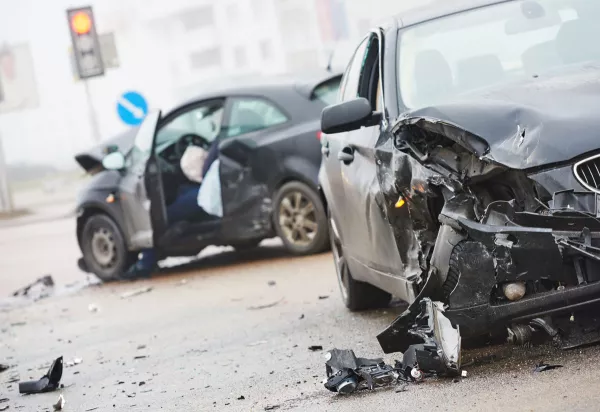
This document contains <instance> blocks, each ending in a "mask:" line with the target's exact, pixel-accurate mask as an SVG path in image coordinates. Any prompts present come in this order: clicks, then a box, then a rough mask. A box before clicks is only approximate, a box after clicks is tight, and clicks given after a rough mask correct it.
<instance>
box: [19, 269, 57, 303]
mask: <svg viewBox="0 0 600 412" xmlns="http://www.w3.org/2000/svg"><path fill="white" fill-rule="evenodd" d="M53 291H54V279H52V276H50V275H46V276H42V277H41V278H39V279H37V280H36V281H34V282H32V283H30V284H29V285H27V286H24V287H22V288H21V289H17V290H15V291H14V292H13V294H12V295H13V297H27V298H30V299H33V300H34V301H37V300H40V299H44V298H47V297H49V296H50V295H51V294H52V292H53Z"/></svg>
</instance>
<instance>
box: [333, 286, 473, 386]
mask: <svg viewBox="0 0 600 412" xmlns="http://www.w3.org/2000/svg"><path fill="white" fill-rule="evenodd" d="M415 307H416V308H417V309H420V311H416V312H415V311H414V308H415ZM411 309H412V310H411ZM443 311H444V310H443V305H442V303H440V302H433V301H431V299H429V298H424V299H422V300H421V301H419V303H418V304H416V306H415V305H413V307H411V308H409V309H408V310H407V311H406V312H405V313H403V314H402V315H401V316H399V317H398V319H396V321H395V322H394V323H393V324H392V325H391V326H390V327H389V328H388V329H387V330H386V331H384V332H383V333H381V334H380V335H379V336H378V337H377V339H379V342H380V344H381V346H382V347H383V348H384V351H385V352H386V353H389V352H397V351H402V352H404V355H403V358H402V362H398V361H396V363H395V365H394V366H393V367H392V366H390V365H388V364H386V363H385V362H384V361H383V360H382V359H364V358H357V357H356V355H354V352H353V351H351V350H340V349H333V350H331V351H330V352H329V353H328V360H327V363H326V372H327V380H326V382H325V388H327V389H328V390H330V391H332V392H337V393H341V394H345V395H347V394H350V393H353V392H356V391H359V390H363V389H369V390H373V389H376V388H379V387H383V386H390V385H395V384H397V383H399V382H401V381H403V382H411V381H421V380H422V379H424V378H425V377H427V376H431V375H437V376H457V375H459V374H460V359H461V352H460V351H461V338H460V333H459V330H458V328H454V327H453V326H452V324H451V323H450V321H449V320H448V318H446V317H445V316H444V314H443Z"/></svg>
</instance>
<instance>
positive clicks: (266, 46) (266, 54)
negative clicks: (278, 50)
mask: <svg viewBox="0 0 600 412" xmlns="http://www.w3.org/2000/svg"><path fill="white" fill-rule="evenodd" d="M259 48H260V56H261V57H262V59H263V60H271V59H272V58H273V41H271V40H262V41H261V42H260V44H259Z"/></svg>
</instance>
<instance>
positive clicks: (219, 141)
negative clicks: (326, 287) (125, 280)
mask: <svg viewBox="0 0 600 412" xmlns="http://www.w3.org/2000/svg"><path fill="white" fill-rule="evenodd" d="M340 78H341V74H334V73H326V74H318V75H316V76H308V78H306V79H304V80H298V79H288V78H276V79H272V80H270V81H268V82H266V83H265V82H264V81H262V82H259V83H255V84H254V85H253V86H247V87H236V88H231V89H227V90H221V91H216V92H214V91H213V92H211V93H210V94H206V95H201V96H198V97H197V98H195V99H194V100H192V101H189V102H187V103H185V104H183V105H181V106H179V107H177V108H175V109H174V110H172V111H170V112H169V113H167V114H164V115H163V114H162V113H160V112H157V113H150V114H149V115H148V116H147V118H146V119H145V121H144V123H143V124H142V125H141V127H139V128H137V129H133V130H131V131H129V132H126V133H125V134H123V135H121V136H118V137H117V138H115V139H113V140H111V141H108V142H106V143H105V144H103V145H101V146H99V147H97V148H94V149H92V150H91V151H89V152H86V153H82V154H80V155H78V156H77V157H76V160H77V161H78V162H79V164H80V165H81V166H82V167H83V168H84V169H86V170H87V171H89V172H91V173H94V177H93V178H92V180H91V182H90V183H89V185H88V186H87V188H86V189H85V190H84V191H83V193H82V194H81V196H80V199H79V204H78V216H77V238H78V240H79V244H80V247H81V250H82V252H83V259H82V260H80V266H81V267H82V268H84V269H85V270H88V271H90V272H93V273H95V274H96V275H98V276H99V277H100V278H101V279H103V280H110V279H115V278H117V277H119V276H120V275H121V274H122V273H123V272H124V270H126V269H127V267H128V266H129V265H130V264H131V263H132V262H134V261H135V259H136V257H137V254H138V251H139V250H142V249H145V248H149V247H154V248H155V249H157V250H158V252H159V254H160V256H161V257H166V256H191V255H196V254H197V253H199V252H200V251H201V250H202V249H203V248H204V247H206V246H208V245H232V246H234V247H236V248H250V247H254V246H256V245H258V243H259V242H260V241H261V240H263V239H265V238H269V237H274V236H279V237H281V239H282V240H283V242H284V244H285V246H286V247H287V249H289V250H290V252H292V253H294V254H298V255H303V254H311V253H315V252H319V251H322V250H324V249H325V248H326V247H327V246H328V226H327V217H326V213H325V209H324V206H323V204H322V201H321V198H320V197H319V195H318V186H317V175H318V169H319V165H320V162H321V153H320V145H319V138H320V122H319V117H320V113H321V110H322V109H323V107H325V106H326V105H327V104H329V103H332V102H333V101H334V100H335V98H336V95H337V90H338V85H339V81H340ZM190 145H195V146H199V147H201V148H203V149H205V150H207V151H208V150H209V148H211V147H213V146H214V145H218V160H219V162H220V163H219V167H220V170H219V177H220V184H221V197H222V209H223V211H222V217H220V218H215V217H214V216H207V214H206V213H200V214H199V215H198V216H197V219H192V220H191V221H190V220H189V219H188V220H187V221H185V222H178V224H176V225H171V224H170V223H169V222H168V221H167V214H166V212H165V211H166V209H167V207H168V205H169V204H170V203H172V202H173V201H174V199H175V198H176V196H177V193H178V188H179V187H180V186H182V185H185V184H189V181H188V179H187V178H186V176H185V175H184V173H183V172H182V170H181V167H180V161H181V158H182V155H183V154H184V152H185V151H186V149H187V148H188V146H190ZM103 160H104V167H103Z"/></svg>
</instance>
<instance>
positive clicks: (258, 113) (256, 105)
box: [225, 97, 288, 137]
mask: <svg viewBox="0 0 600 412" xmlns="http://www.w3.org/2000/svg"><path fill="white" fill-rule="evenodd" d="M287 121H288V117H287V116H286V115H285V114H284V113H283V112H282V111H281V110H279V109H278V108H277V107H275V105H273V104H272V103H270V102H268V101H267V100H265V99H261V98H255V97H236V98H232V99H231V116H230V119H229V122H228V125H227V132H226V133H225V135H226V136H227V137H233V136H239V135H242V134H245V133H250V132H255V131H258V130H262V129H267V128H269V127H273V126H276V125H279V124H283V123H285V122H287Z"/></svg>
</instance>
